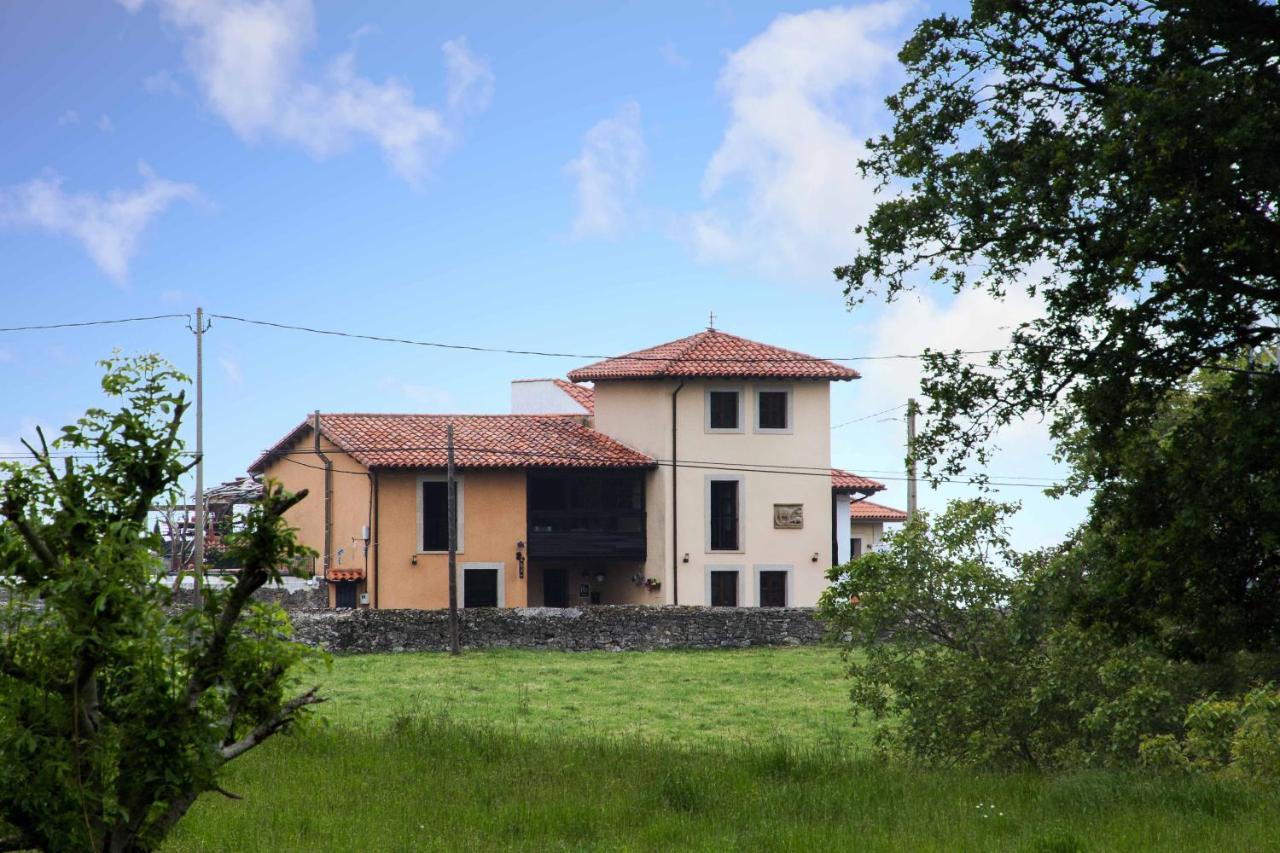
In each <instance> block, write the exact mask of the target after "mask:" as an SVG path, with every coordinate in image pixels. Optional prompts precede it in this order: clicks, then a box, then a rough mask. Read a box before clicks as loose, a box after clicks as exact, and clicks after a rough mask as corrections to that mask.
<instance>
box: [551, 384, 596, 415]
mask: <svg viewBox="0 0 1280 853" xmlns="http://www.w3.org/2000/svg"><path fill="white" fill-rule="evenodd" d="M552 381H553V382H555V383H556V387H557V388H559V389H560V390H561V391H563V392H564V393H566V394H568V395H569V396H570V397H572V398H573V401H574V402H575V403H577V404H578V405H579V406H581V407H582V408H584V409H586V410H587V411H588V412H591V414H593V415H594V414H595V412H596V390H595V389H594V388H588V387H587V386H586V385H579V384H578V383H576V382H566V381H565V380H563V379H553V380H552Z"/></svg>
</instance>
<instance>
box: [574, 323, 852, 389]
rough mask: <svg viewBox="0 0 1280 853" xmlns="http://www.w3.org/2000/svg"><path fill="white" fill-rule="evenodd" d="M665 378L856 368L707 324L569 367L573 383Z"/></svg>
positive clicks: (808, 374) (832, 373) (847, 373)
mask: <svg viewBox="0 0 1280 853" xmlns="http://www.w3.org/2000/svg"><path fill="white" fill-rule="evenodd" d="M666 377H677V378H679V377H689V378H692V377H705V378H716V379H729V378H738V379H741V378H767V379H831V380H839V379H857V378H858V371H856V370H854V369H853V368H851V367H844V366H843V365H839V364H836V363H835V362H831V361H824V360H823V359H819V358H814V357H813V356H810V355H805V354H804V353H801V352H794V351H792V350H787V349H782V348H780V347H775V346H770V345H768V344H762V343H757V342H756V341H749V340H747V339H746V338H739V337H737V336H736V335H730V334H726V333H725V332H722V331H720V330H719V329H707V330H706V331H705V332H699V333H698V334H696V335H690V336H689V337H687V338H681V339H680V340H678V341H671V342H670V343H665V344H660V345H658V346H656V347H650V348H649V349H643V350H639V351H638V352H633V353H628V354H627V355H621V356H618V357H616V358H606V359H605V360H604V361H598V362H596V363H595V364H589V365H587V366H586V367H579V368H578V369H576V370H571V371H569V378H570V379H572V380H573V381H574V382H583V381H587V380H600V379H663V378H666Z"/></svg>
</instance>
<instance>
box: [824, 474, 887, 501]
mask: <svg viewBox="0 0 1280 853" xmlns="http://www.w3.org/2000/svg"><path fill="white" fill-rule="evenodd" d="M831 488H832V489H834V490H835V491H837V492H859V493H861V494H867V495H869V494H871V493H872V492H882V491H884V488H885V486H884V483H881V482H880V481H878V480H873V479H871V478H870V477H860V476H858V475H857V474H855V473H853V472H852V471H844V470H841V469H840V468H832V469H831Z"/></svg>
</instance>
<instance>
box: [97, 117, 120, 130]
mask: <svg viewBox="0 0 1280 853" xmlns="http://www.w3.org/2000/svg"><path fill="white" fill-rule="evenodd" d="M95 124H97V126H98V130H100V131H102V132H103V133H114V132H115V129H116V126H115V123H114V122H112V121H111V116H109V115H107V114H106V113H103V114H102V115H100V116H98V120H97V122H95Z"/></svg>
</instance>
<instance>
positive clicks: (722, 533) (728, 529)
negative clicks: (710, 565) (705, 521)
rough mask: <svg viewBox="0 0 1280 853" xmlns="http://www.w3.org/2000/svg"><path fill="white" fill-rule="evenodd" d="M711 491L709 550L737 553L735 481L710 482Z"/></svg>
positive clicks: (736, 494) (736, 489) (737, 484)
mask: <svg viewBox="0 0 1280 853" xmlns="http://www.w3.org/2000/svg"><path fill="white" fill-rule="evenodd" d="M709 485H710V489H711V550H712V551H737V550H739V542H738V515H739V513H738V486H739V483H738V481H737V480H712V481H711V482H710V484H709Z"/></svg>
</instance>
